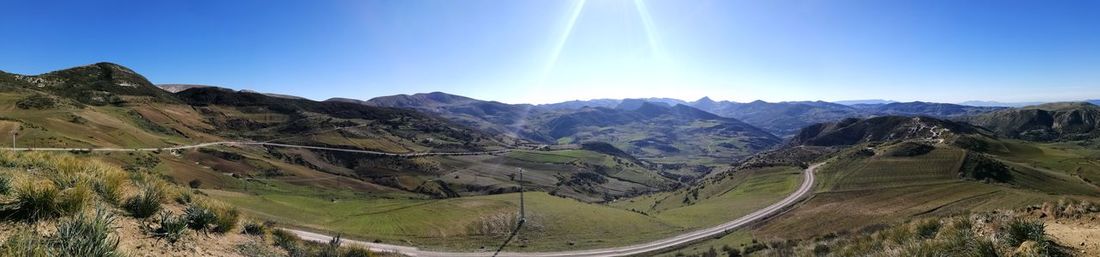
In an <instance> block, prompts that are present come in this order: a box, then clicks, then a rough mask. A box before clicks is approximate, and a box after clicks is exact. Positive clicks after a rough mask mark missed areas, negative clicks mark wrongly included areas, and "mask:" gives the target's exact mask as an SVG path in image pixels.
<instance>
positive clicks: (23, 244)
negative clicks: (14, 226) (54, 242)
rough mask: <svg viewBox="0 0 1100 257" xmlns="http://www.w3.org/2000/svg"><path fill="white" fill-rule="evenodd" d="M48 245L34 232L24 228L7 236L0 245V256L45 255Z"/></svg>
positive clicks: (32, 256)
mask: <svg viewBox="0 0 1100 257" xmlns="http://www.w3.org/2000/svg"><path fill="white" fill-rule="evenodd" d="M48 246H49V245H47V244H46V240H43V239H42V238H41V237H39V236H38V235H37V234H36V233H34V232H32V231H30V230H24V231H21V232H19V233H17V234H14V235H11V236H10V237H8V240H7V241H5V242H4V245H3V246H0V250H2V251H0V256H20V257H47V256H49V250H50V249H49V248H48Z"/></svg>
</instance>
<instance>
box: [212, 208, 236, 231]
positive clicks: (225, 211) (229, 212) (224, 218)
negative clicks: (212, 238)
mask: <svg viewBox="0 0 1100 257" xmlns="http://www.w3.org/2000/svg"><path fill="white" fill-rule="evenodd" d="M214 214H215V215H214V217H215V219H214V229H213V231H214V233H219V234H221V233H227V232H230V231H233V229H235V228H237V220H238V219H240V216H241V213H240V211H237V208H232V207H222V208H216V209H214Z"/></svg>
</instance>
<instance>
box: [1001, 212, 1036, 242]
mask: <svg viewBox="0 0 1100 257" xmlns="http://www.w3.org/2000/svg"><path fill="white" fill-rule="evenodd" d="M1001 229H1002V231H1003V234H1002V235H1001V237H1002V239H1003V240H1004V242H1005V243H1006V244H1008V245H1009V246H1012V247H1017V246H1020V244H1022V243H1024V242H1026V241H1035V242H1037V243H1042V242H1045V241H1046V235H1045V233H1046V226H1045V225H1043V222H1042V221H1038V220H1025V219H1020V218H1017V219H1013V220H1012V221H1009V222H1008V223H1007V224H1005V225H1004V226H1003V227H1002V228H1001Z"/></svg>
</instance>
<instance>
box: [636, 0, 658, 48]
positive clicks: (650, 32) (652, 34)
mask: <svg viewBox="0 0 1100 257" xmlns="http://www.w3.org/2000/svg"><path fill="white" fill-rule="evenodd" d="M634 7H636V8H638V16H639V17H641V19H642V28H643V29H644V30H645V35H646V40H648V43H649V50H650V51H651V53H652V54H653V57H654V59H657V60H662V59H664V58H665V56H664V53H663V52H662V50H661V44H660V42H659V41H658V40H657V30H656V29H655V28H654V27H653V16H651V15H650V14H649V8H648V7H646V5H645V1H644V0H634Z"/></svg>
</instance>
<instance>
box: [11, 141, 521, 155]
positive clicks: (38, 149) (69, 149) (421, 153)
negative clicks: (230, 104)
mask: <svg viewBox="0 0 1100 257" xmlns="http://www.w3.org/2000/svg"><path fill="white" fill-rule="evenodd" d="M219 145H262V146H272V147H284V148H301V149H313V150H325V151H337V152H351V153H362V154H372V155H383V156H396V157H419V156H454V155H484V154H495V153H504V152H508V151H511V150H497V151H485V152H451V153H445V152H420V153H387V152H379V151H369V150H359V149H347V148H332V147H320V146H308V145H291V144H280V143H268V142H247V141H220V142H209V143H201V144H194V145H185V146H173V147H159V148H53V147H43V148H34V147H16V148H12V147H4V148H0V149H4V150H11V151H61V152H68V151H93V152H151V151H165V150H167V151H172V150H184V149H194V148H205V147H212V146H219Z"/></svg>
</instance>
